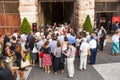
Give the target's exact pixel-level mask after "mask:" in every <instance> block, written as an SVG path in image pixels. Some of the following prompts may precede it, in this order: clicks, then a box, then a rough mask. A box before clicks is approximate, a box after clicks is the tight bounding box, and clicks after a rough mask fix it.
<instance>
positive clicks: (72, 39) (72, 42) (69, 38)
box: [68, 35, 75, 44]
mask: <svg viewBox="0 0 120 80" xmlns="http://www.w3.org/2000/svg"><path fill="white" fill-rule="evenodd" d="M68 42H69V43H70V44H74V43H75V38H74V37H73V36H71V35H70V36H68Z"/></svg>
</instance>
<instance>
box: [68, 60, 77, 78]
mask: <svg viewBox="0 0 120 80" xmlns="http://www.w3.org/2000/svg"><path fill="white" fill-rule="evenodd" d="M74 59H75V58H67V70H68V75H69V77H73V76H74Z"/></svg>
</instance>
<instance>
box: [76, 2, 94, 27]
mask: <svg viewBox="0 0 120 80" xmlns="http://www.w3.org/2000/svg"><path fill="white" fill-rule="evenodd" d="M77 3H78V5H79V11H78V15H79V19H78V25H79V27H80V28H82V27H83V24H84V22H85V19H86V16H87V15H90V18H91V23H92V25H93V26H94V14H95V10H94V9H95V0H77Z"/></svg>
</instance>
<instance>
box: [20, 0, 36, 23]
mask: <svg viewBox="0 0 120 80" xmlns="http://www.w3.org/2000/svg"><path fill="white" fill-rule="evenodd" d="M37 6H38V1H37V0H19V12H20V18H21V22H22V20H23V18H24V17H26V18H27V20H28V21H29V23H30V25H32V23H37V24H38V8H37Z"/></svg>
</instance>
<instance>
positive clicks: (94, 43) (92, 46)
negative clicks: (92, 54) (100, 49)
mask: <svg viewBox="0 0 120 80" xmlns="http://www.w3.org/2000/svg"><path fill="white" fill-rule="evenodd" d="M89 45H90V49H94V48H97V42H96V41H95V40H94V39H92V40H90V42H89Z"/></svg>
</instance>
